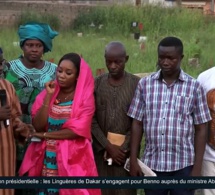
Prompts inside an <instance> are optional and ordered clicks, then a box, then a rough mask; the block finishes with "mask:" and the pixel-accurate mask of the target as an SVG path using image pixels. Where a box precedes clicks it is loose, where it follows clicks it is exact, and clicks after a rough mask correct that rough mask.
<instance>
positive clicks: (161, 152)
mask: <svg viewBox="0 0 215 195" xmlns="http://www.w3.org/2000/svg"><path fill="white" fill-rule="evenodd" d="M160 73H161V72H160V71H158V72H156V73H154V74H152V75H150V76H148V77H145V78H142V79H141V80H140V82H139V84H138V86H137V89H136V92H135V95H134V98H133V100H132V103H131V106H130V108H129V111H128V116H130V117H132V118H135V119H136V120H139V121H143V130H144V133H145V139H146V145H145V151H144V155H143V158H142V161H143V162H144V163H145V164H146V165H148V166H149V167H150V168H151V169H153V170H156V171H164V172H168V171H176V170H179V169H183V168H185V167H187V166H190V165H193V163H194V155H195V153H194V133H195V129H194V125H198V124H202V123H205V122H207V121H209V120H210V119H211V117H210V112H209V110H208V107H207V101H206V96H205V92H204V89H203V88H202V87H201V85H200V84H199V83H198V82H197V81H196V80H195V79H193V78H192V77H191V76H189V75H187V74H186V73H184V72H183V71H182V70H181V73H180V75H179V78H178V80H177V81H175V82H174V83H172V84H171V85H169V86H168V85H167V84H166V83H165V81H164V80H162V79H161V74H160Z"/></svg>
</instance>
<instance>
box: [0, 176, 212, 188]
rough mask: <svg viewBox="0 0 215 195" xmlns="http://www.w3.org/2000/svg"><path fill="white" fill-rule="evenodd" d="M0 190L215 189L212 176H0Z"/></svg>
mask: <svg viewBox="0 0 215 195" xmlns="http://www.w3.org/2000/svg"><path fill="white" fill-rule="evenodd" d="M0 188H1V189H9V188H11V189H13V188H16V189H18V188H29V189H30V188H32V189H33V188H34V189H46V188H56V189H63V188H65V189H97V188H100V189H105V188H106V189H111V188H112V189H117V188H120V189H129V188H135V189H175V188H181V189H182V188H190V189H215V177H174V178H173V177H0Z"/></svg>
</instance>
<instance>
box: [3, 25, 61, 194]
mask: <svg viewBox="0 0 215 195" xmlns="http://www.w3.org/2000/svg"><path fill="white" fill-rule="evenodd" d="M18 35H19V39H20V47H21V49H22V51H23V54H22V55H21V56H20V57H19V58H18V59H15V60H12V61H9V62H8V63H6V64H5V66H4V70H3V71H4V78H5V79H6V80H8V81H10V82H11V83H12V84H13V86H14V88H15V90H16V93H17V95H18V98H19V101H20V104H21V109H22V113H23V115H22V118H21V119H22V121H23V122H24V123H27V124H30V123H31V115H30V112H31V106H32V104H33V102H34V100H35V98H36V96H37V95H38V94H39V93H40V92H41V91H42V90H43V89H44V87H45V83H46V82H48V81H50V80H53V79H55V72H56V67H57V65H56V64H54V63H51V62H48V61H45V60H43V59H42V57H43V54H44V53H46V52H49V51H51V50H52V39H53V38H54V37H55V36H57V35H58V33H57V32H56V31H53V30H52V29H51V28H50V26H49V25H48V24H43V23H35V22H31V23H26V24H24V25H20V27H19V29H18ZM24 140H25V139H23V137H21V136H20V137H18V138H17V139H16V142H17V143H16V146H17V165H16V168H17V171H18V169H19V167H20V164H21V162H22V159H23V156H24V153H25V150H26V147H27V145H26V143H25V141H24ZM17 191H18V192H17V194H18V195H22V190H17ZM23 191H25V190H23ZM26 191H28V190H26ZM23 193H24V192H23ZM30 194H32V193H30Z"/></svg>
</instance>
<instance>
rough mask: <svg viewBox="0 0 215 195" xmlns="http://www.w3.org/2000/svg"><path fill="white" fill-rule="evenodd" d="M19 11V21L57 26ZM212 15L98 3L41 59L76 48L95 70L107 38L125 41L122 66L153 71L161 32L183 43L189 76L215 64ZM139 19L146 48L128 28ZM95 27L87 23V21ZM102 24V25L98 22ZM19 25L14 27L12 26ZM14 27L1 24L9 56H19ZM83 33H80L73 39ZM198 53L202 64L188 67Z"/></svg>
mask: <svg viewBox="0 0 215 195" xmlns="http://www.w3.org/2000/svg"><path fill="white" fill-rule="evenodd" d="M27 13H28V12H26V13H23V14H22V16H21V18H20V20H19V22H18V24H20V23H21V22H23V23H24V22H27V21H29V20H32V17H33V18H35V19H36V20H37V21H39V22H46V21H50V22H49V23H50V24H51V26H52V27H53V28H54V29H58V28H59V29H60V27H59V23H58V20H56V21H55V22H53V20H54V17H55V16H46V17H45V16H43V15H40V16H37V17H36V16H35V14H34V13H33V12H32V13H31V15H29V14H27ZM214 20H215V19H214V18H211V17H206V16H204V15H202V13H200V12H199V11H195V10H187V9H179V8H174V9H173V8H171V9H164V8H160V7H152V6H144V7H140V8H136V7H132V6H130V7H128V6H113V7H105V8H104V7H98V8H94V9H91V10H90V11H89V12H86V13H80V15H79V17H77V19H76V20H75V22H74V24H73V25H72V26H71V28H70V29H67V30H58V31H59V33H60V34H59V36H57V37H56V38H55V39H54V41H53V50H52V52H49V53H47V54H45V55H44V59H47V60H49V59H51V58H54V60H55V62H56V63H57V62H58V60H59V59H60V57H61V56H62V55H63V54H65V53H67V52H77V53H80V54H82V55H83V56H84V58H85V60H86V61H87V62H88V63H89V64H90V66H91V67H92V70H93V73H94V74H95V72H96V69H97V68H103V67H105V65H104V47H105V45H106V44H108V43H109V42H110V41H113V40H117V41H121V42H123V43H124V44H125V46H126V48H127V53H128V54H129V56H130V58H129V61H128V63H127V66H126V70H127V71H129V72H131V73H138V72H153V71H155V70H156V67H155V65H156V62H157V44H158V43H159V41H160V40H161V39H162V38H163V37H165V36H177V37H179V38H181V39H182V41H183V43H184V54H185V57H184V59H183V61H182V68H183V69H184V71H186V72H187V73H188V74H190V75H192V76H193V77H197V75H198V74H199V73H200V72H202V71H204V70H205V69H208V68H210V67H212V66H213V65H214V60H215V55H214V52H213V48H214V44H215V39H214V37H213V36H214V34H215V23H214ZM132 21H137V22H142V23H143V26H144V28H143V30H142V31H141V32H140V33H141V36H146V37H147V41H146V42H145V49H144V50H140V44H139V43H138V42H137V41H136V40H135V39H134V38H133V34H132V33H134V32H138V31H139V30H138V28H131V22H132ZM92 22H93V23H94V24H95V27H93V28H92V27H90V26H89V25H90V24H91V23H92ZM100 24H103V28H102V29H99V28H98V26H99V25H100ZM16 26H17V25H16ZM16 31H17V28H14V29H11V28H10V29H6V28H1V30H0V37H1V43H0V46H1V47H2V48H3V51H4V56H5V58H6V59H7V60H12V59H14V58H17V57H18V56H19V55H20V54H21V53H22V51H21V49H20V47H19V46H14V45H13V42H18V41H19V39H18V36H17V32H16ZM77 32H82V33H83V37H77ZM196 56H197V57H199V61H200V67H192V66H189V65H188V59H189V58H193V57H196Z"/></svg>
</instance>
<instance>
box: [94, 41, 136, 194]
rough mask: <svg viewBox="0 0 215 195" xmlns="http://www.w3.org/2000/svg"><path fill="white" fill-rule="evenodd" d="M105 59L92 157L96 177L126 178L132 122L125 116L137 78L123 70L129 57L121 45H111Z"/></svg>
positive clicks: (104, 191) (99, 79) (97, 83)
mask: <svg viewBox="0 0 215 195" xmlns="http://www.w3.org/2000/svg"><path fill="white" fill-rule="evenodd" d="M104 57H105V63H106V66H107V69H108V71H109V73H105V74H102V75H100V76H98V77H96V78H95V92H94V94H95V102H96V113H95V116H94V119H93V123H92V135H93V149H94V156H95V160H96V164H97V168H98V173H99V176H106V177H117V176H119V177H121V176H129V173H128V172H127V171H126V170H125V169H124V163H125V160H126V158H127V157H128V156H129V144H130V133H131V118H130V117H128V116H127V114H126V113H127V111H128V108H129V105H130V102H131V100H132V97H133V95H134V91H135V88H136V86H137V84H138V81H139V78H138V77H137V76H134V75H132V74H130V73H128V72H126V71H125V70H124V69H125V64H126V62H127V61H128V58H129V56H128V55H127V54H126V49H125V47H124V45H123V44H122V43H121V42H110V43H109V44H108V45H107V46H106V47H105V55H104ZM107 160H110V161H112V164H111V162H110V164H111V165H108V163H107ZM102 194H103V195H110V194H111V195H136V190H135V189H102Z"/></svg>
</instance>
